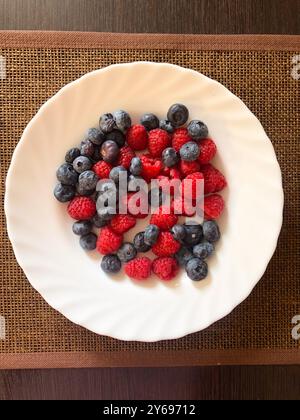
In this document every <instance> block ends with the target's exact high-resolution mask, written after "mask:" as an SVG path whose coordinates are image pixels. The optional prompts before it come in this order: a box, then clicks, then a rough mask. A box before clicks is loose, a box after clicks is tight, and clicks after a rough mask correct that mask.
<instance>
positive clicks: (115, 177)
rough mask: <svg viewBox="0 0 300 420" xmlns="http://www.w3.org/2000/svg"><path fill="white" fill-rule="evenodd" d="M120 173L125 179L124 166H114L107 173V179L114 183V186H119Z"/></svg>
mask: <svg viewBox="0 0 300 420" xmlns="http://www.w3.org/2000/svg"><path fill="white" fill-rule="evenodd" d="M121 172H123V174H124V176H125V175H126V179H127V171H126V169H125V168H124V166H115V167H114V168H112V170H111V171H110V173H109V178H110V179H111V180H112V181H114V183H115V184H119V177H120V174H121Z"/></svg>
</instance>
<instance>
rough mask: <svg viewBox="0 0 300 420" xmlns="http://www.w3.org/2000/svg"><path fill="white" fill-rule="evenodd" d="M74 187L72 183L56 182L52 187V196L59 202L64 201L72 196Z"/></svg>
mask: <svg viewBox="0 0 300 420" xmlns="http://www.w3.org/2000/svg"><path fill="white" fill-rule="evenodd" d="M75 193H76V189H75V187H74V185H63V184H57V185H56V187H55V188H54V196H55V198H56V199H57V200H58V201H60V202H61V203H66V202H67V201H71V200H72V198H74V196H75Z"/></svg>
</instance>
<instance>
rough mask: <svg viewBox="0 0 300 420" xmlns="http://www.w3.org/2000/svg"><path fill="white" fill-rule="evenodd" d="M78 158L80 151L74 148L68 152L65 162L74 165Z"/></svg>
mask: <svg viewBox="0 0 300 420" xmlns="http://www.w3.org/2000/svg"><path fill="white" fill-rule="evenodd" d="M78 156H80V150H79V149H78V148H77V147H73V149H70V150H68V151H67V153H66V156H65V161H66V162H67V163H73V162H74V160H75V159H76V158H77V157H78Z"/></svg>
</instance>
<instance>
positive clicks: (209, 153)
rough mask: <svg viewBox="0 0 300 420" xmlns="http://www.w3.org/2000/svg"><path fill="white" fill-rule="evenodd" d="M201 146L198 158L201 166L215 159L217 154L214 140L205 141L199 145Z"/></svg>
mask: <svg viewBox="0 0 300 420" xmlns="http://www.w3.org/2000/svg"><path fill="white" fill-rule="evenodd" d="M199 146H200V155H199V157H198V162H199V163H201V165H205V164H207V163H208V162H210V161H211V160H212V158H213V157H215V155H216V153H217V146H216V145H215V143H214V141H213V140H212V139H203V140H201V142H200V143H199Z"/></svg>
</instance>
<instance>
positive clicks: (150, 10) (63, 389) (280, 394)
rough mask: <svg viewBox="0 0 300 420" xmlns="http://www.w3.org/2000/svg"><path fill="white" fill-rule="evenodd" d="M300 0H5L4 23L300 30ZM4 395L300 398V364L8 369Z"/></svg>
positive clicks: (0, 20)
mask: <svg viewBox="0 0 300 420" xmlns="http://www.w3.org/2000/svg"><path fill="white" fill-rule="evenodd" d="M299 20H300V1H299V0H0V29H48V30H51V29H52V30H80V31H104V32H165V33H167V32H170V33H224V34H230V33H280V34H284V33H286V34H299V33H300V21H299ZM1 399H236V400H237V399H297V400H299V399H300V366H289V367H287V366H286V367H278V366H277V367H275V366H267V367H245V366H244V367H239V366H236V367H211V368H189V367H187V368H159V369H158V368H155V369H150V368H147V369H145V368H143V369H141V368H139V369H90V370H88V369H82V370H72V369H69V370H35V371H34V370H32V371H2V372H0V400H1Z"/></svg>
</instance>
